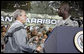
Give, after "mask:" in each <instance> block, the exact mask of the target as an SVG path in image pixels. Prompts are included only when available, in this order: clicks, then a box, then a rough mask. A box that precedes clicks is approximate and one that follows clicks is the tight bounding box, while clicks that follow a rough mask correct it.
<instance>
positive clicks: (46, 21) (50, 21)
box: [1, 16, 57, 24]
mask: <svg viewBox="0 0 84 54" xmlns="http://www.w3.org/2000/svg"><path fill="white" fill-rule="evenodd" d="M1 21H3V22H4V21H6V22H7V21H8V22H12V21H13V18H12V17H8V16H6V17H3V16H1ZM56 22H57V20H55V19H39V18H27V19H26V23H36V24H39V23H43V24H56Z"/></svg>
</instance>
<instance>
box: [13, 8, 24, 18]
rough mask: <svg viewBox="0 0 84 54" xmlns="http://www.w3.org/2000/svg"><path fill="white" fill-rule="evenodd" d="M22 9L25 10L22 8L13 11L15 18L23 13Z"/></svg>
mask: <svg viewBox="0 0 84 54" xmlns="http://www.w3.org/2000/svg"><path fill="white" fill-rule="evenodd" d="M22 11H23V10H21V9H17V10H15V11H14V12H13V13H12V16H13V18H14V19H16V18H17V17H18V16H19V15H21V12H22Z"/></svg>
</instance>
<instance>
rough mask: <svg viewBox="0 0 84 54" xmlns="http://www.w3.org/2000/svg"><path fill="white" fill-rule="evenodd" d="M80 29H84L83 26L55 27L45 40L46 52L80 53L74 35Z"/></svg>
mask: <svg viewBox="0 0 84 54" xmlns="http://www.w3.org/2000/svg"><path fill="white" fill-rule="evenodd" d="M79 31H83V28H82V27H66V26H60V27H55V28H54V29H53V31H52V33H51V34H50V35H49V37H48V38H47V40H46V41H45V44H44V50H45V53H80V51H79V50H78V49H77V48H76V46H75V44H74V37H75V35H76V34H77V33H78V32H79Z"/></svg>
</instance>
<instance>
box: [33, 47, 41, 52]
mask: <svg viewBox="0 0 84 54" xmlns="http://www.w3.org/2000/svg"><path fill="white" fill-rule="evenodd" d="M41 50H42V47H41V46H37V48H36V50H34V53H41Z"/></svg>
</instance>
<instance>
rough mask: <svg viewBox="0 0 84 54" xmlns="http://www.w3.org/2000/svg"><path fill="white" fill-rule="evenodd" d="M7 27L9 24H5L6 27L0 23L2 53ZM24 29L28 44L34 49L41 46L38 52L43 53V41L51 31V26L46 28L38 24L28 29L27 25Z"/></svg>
mask: <svg viewBox="0 0 84 54" xmlns="http://www.w3.org/2000/svg"><path fill="white" fill-rule="evenodd" d="M9 27H10V25H7V27H5V26H4V25H1V50H2V51H1V52H2V53H4V47H5V43H4V37H5V34H6V32H7V30H8V29H9ZM25 29H26V31H27V38H26V39H27V42H28V44H29V46H30V47H32V48H33V49H35V48H36V47H39V48H41V51H39V52H38V53H43V52H44V51H43V49H44V42H45V40H46V39H47V38H48V36H49V34H50V33H51V32H52V28H51V27H49V29H48V30H47V29H46V27H45V26H44V24H40V25H39V27H38V28H36V26H33V29H32V30H30V26H27V27H26V28H25ZM34 53H37V52H36V51H35V52H34Z"/></svg>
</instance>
